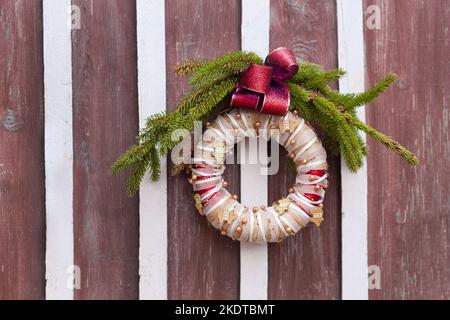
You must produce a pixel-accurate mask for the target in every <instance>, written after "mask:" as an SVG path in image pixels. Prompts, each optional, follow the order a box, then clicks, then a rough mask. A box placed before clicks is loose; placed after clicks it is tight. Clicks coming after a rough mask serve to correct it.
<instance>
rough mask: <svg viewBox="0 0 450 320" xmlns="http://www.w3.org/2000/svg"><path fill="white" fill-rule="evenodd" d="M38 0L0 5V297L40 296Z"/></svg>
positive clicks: (41, 158)
mask: <svg viewBox="0 0 450 320" xmlns="http://www.w3.org/2000/svg"><path fill="white" fill-rule="evenodd" d="M42 60H43V56H42V7H41V2H40V1H26V0H21V1H13V0H5V1H2V2H1V3H0V299H42V298H44V296H45V194H44V189H45V185H44V104H43V102H44V100H43V99H44V97H43V93H44V90H43V61H42Z"/></svg>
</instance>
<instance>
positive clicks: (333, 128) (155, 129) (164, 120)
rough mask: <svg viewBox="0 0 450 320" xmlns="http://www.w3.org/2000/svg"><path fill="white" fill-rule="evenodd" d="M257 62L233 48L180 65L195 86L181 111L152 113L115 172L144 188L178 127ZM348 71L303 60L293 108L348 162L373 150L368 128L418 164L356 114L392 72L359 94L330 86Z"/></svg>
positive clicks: (354, 164) (200, 115) (200, 114)
mask: <svg viewBox="0 0 450 320" xmlns="http://www.w3.org/2000/svg"><path fill="white" fill-rule="evenodd" d="M251 63H258V64H260V63H263V60H262V58H260V57H259V56H258V55H256V54H255V53H253V52H241V51H236V52H231V53H228V54H225V55H223V56H221V57H219V58H217V59H214V60H211V61H196V60H187V61H185V62H184V63H182V64H180V65H178V66H176V68H175V72H176V73H177V74H178V75H180V76H181V75H189V76H190V81H189V84H190V91H189V92H188V93H187V94H186V95H185V96H184V97H183V98H182V99H181V101H180V102H179V104H178V106H177V108H176V110H175V111H173V112H170V113H166V112H160V113H158V114H155V115H152V116H150V117H149V118H148V119H147V121H146V125H145V127H144V128H143V129H142V130H141V131H140V133H139V136H138V137H137V143H136V145H134V146H131V147H130V148H129V149H128V150H126V151H125V152H124V153H123V154H122V155H121V156H120V157H119V158H118V159H117V160H116V162H115V163H114V164H113V166H112V170H113V172H114V173H119V172H121V171H123V170H124V169H126V168H131V174H130V176H129V179H128V194H129V195H130V196H132V195H133V194H134V193H135V192H136V191H137V190H138V189H139V185H140V183H141V181H142V179H143V178H144V176H145V173H146V172H149V175H150V178H151V180H152V181H157V180H158V179H159V176H160V174H161V170H160V157H161V156H165V155H166V154H167V153H168V152H169V151H170V150H171V149H173V148H174V147H175V146H176V145H177V144H178V143H179V142H180V141H181V139H182V138H179V139H173V138H172V137H173V134H174V132H176V131H177V130H180V129H184V130H187V131H191V130H192V129H193V127H194V123H195V121H203V120H205V119H207V118H208V117H209V116H211V115H212V114H213V113H214V111H215V110H216V109H217V106H218V105H219V104H220V103H221V102H222V101H223V100H224V99H225V98H227V97H228V96H229V95H230V94H231V93H232V92H233V90H234V88H235V86H236V84H237V82H238V81H239V74H240V73H241V72H242V71H243V70H245V69H246V68H247V67H248V66H249V65H250V64H251ZM344 75H345V71H344V70H341V69H332V70H328V71H325V70H324V69H323V68H322V67H321V66H319V65H317V64H313V63H309V62H306V61H301V62H299V71H298V73H297V74H296V75H294V76H293V77H292V78H291V79H290V80H288V81H286V83H287V85H288V86H289V90H290V93H291V99H290V110H291V111H298V112H299V114H300V115H301V116H302V117H303V118H304V119H305V120H306V121H313V122H315V123H317V125H318V126H319V127H320V128H321V130H322V131H323V132H324V133H325V137H326V140H329V141H330V143H331V144H332V145H335V146H337V149H338V150H339V152H340V153H341V154H342V156H343V158H344V160H345V162H346V164H347V166H348V167H349V168H350V169H351V170H352V171H356V170H358V168H360V167H361V166H362V164H363V157H365V156H367V152H368V151H367V146H366V144H365V143H364V141H363V140H362V138H361V137H360V135H359V134H358V132H359V131H363V132H365V133H366V134H368V135H370V136H372V137H374V138H375V139H376V140H378V141H380V142H381V143H383V144H384V145H385V146H386V147H387V148H389V149H390V150H392V151H394V152H395V153H397V154H399V155H401V156H402V157H403V158H404V159H405V160H406V161H407V162H408V163H409V164H411V165H417V164H418V159H417V157H416V156H415V155H414V154H413V153H412V152H411V151H409V150H407V149H406V148H404V147H403V146H401V145H400V144H399V143H398V142H396V141H394V140H393V139H392V138H390V137H388V136H386V135H384V134H382V133H380V132H378V131H376V130H375V129H374V128H372V127H370V126H368V125H367V124H365V123H363V122H361V121H360V120H359V119H358V118H357V117H356V111H355V110H356V107H358V106H362V105H365V104H368V103H370V102H371V101H373V100H375V99H376V98H377V97H378V96H379V95H380V94H381V93H383V92H384V91H385V90H386V89H387V88H388V87H389V86H390V85H391V84H392V83H393V82H394V80H395V78H396V76H395V74H388V75H387V76H386V77H385V78H384V79H382V80H381V81H380V82H378V83H377V84H376V85H375V86H374V87H372V88H370V89H368V90H367V91H365V92H362V93H357V94H341V93H339V92H338V91H336V90H334V89H332V88H331V87H330V83H333V82H335V81H337V80H338V79H340V78H341V77H343V76H344Z"/></svg>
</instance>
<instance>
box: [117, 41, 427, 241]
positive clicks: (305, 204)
mask: <svg viewBox="0 0 450 320" xmlns="http://www.w3.org/2000/svg"><path fill="white" fill-rule="evenodd" d="M175 72H176V73H177V74H178V75H190V81H189V84H190V91H189V92H188V94H187V95H185V96H184V97H183V98H182V99H181V101H180V102H179V104H178V107H177V108H176V110H175V111H174V112H170V113H165V112H162V113H159V114H155V115H153V116H151V117H149V118H148V119H147V122H146V126H145V127H144V128H143V129H142V130H141V132H140V134H139V136H138V138H137V144H136V145H134V146H131V147H130V148H129V149H128V150H127V151H126V152H125V153H124V154H123V155H121V156H120V157H119V159H117V161H116V162H115V163H114V165H113V171H114V172H116V173H118V172H120V171H122V170H123V169H125V168H131V174H130V177H129V182H128V193H129V194H130V195H133V194H134V192H135V191H136V190H137V189H138V188H139V185H140V182H141V181H142V179H143V177H144V175H145V173H146V172H147V171H149V172H150V176H151V178H152V180H153V181H157V180H158V179H159V175H160V157H161V156H164V155H166V154H167V153H168V152H169V151H170V150H172V149H173V148H174V147H176V146H177V145H178V144H179V143H180V142H181V141H182V140H183V136H180V135H177V134H176V132H179V131H178V130H180V129H182V130H185V131H186V130H187V131H188V132H190V131H192V130H193V128H194V124H195V122H196V121H202V122H203V123H207V124H208V126H207V129H206V130H205V132H204V134H203V139H202V141H200V143H199V144H197V145H196V146H195V148H194V152H193V153H194V157H193V161H192V163H183V164H181V165H180V164H177V165H176V167H175V169H176V170H175V171H176V172H180V171H182V170H181V169H184V168H186V169H187V170H188V171H190V174H191V176H190V177H189V182H190V183H192V184H193V188H194V199H195V203H196V208H197V210H198V211H199V212H200V213H201V214H204V215H205V216H206V217H207V219H208V221H209V222H210V223H211V225H212V226H214V227H215V228H216V229H219V230H220V231H221V233H222V235H228V236H229V237H231V238H233V239H237V240H240V241H250V242H252V241H255V242H278V241H281V240H282V239H284V238H286V237H288V236H290V235H294V234H295V233H296V232H298V231H299V230H300V229H301V228H302V227H304V226H305V225H306V224H307V223H309V222H314V223H315V224H316V225H319V224H320V223H321V222H322V220H323V211H322V210H323V206H322V201H323V197H324V193H325V189H326V187H327V171H326V170H327V163H326V153H325V150H324V148H323V147H322V144H321V142H320V140H319V138H318V137H317V135H316V133H315V131H314V130H313V129H312V128H311V127H310V125H309V122H314V123H316V124H317V126H318V127H319V128H320V129H321V130H322V131H323V132H324V133H325V136H326V139H327V142H328V143H329V144H330V145H331V146H332V147H333V148H334V150H336V151H337V152H339V153H340V154H341V155H342V157H343V158H344V160H345V163H346V164H347V166H348V168H349V169H350V170H352V171H357V170H358V169H359V168H360V167H361V166H362V164H363V157H364V156H367V146H366V144H365V143H364V141H363V140H362V139H361V137H360V136H359V133H358V132H359V131H363V132H365V133H366V134H368V135H370V136H372V137H373V138H375V139H376V140H378V141H380V142H381V143H383V144H384V145H385V146H386V147H388V148H389V149H390V150H392V151H394V152H395V153H397V154H399V155H401V156H402V157H403V158H404V159H405V160H406V161H407V162H408V163H409V164H411V165H416V164H418V160H417V158H416V156H415V155H414V154H413V153H412V152H411V151H409V150H407V149H406V148H404V147H403V146H401V145H400V144H399V143H397V142H396V141H394V140H393V139H392V138H390V137H389V136H386V135H384V134H382V133H380V132H378V131H377V130H375V129H374V128H372V127H370V126H369V125H367V124H365V123H364V122H362V121H360V120H359V119H358V118H357V116H356V109H357V108H358V107H359V106H362V105H365V104H368V103H370V102H371V101H373V100H374V99H375V98H377V97H378V96H379V95H380V94H381V93H382V92H384V91H385V90H386V89H387V88H388V87H389V86H390V85H391V84H392V83H393V82H394V80H395V78H396V76H395V74H388V75H387V76H386V77H385V78H384V79H382V80H381V81H380V82H378V83H377V84H376V85H375V86H374V87H372V88H370V89H368V90H367V91H365V92H363V93H357V94H341V93H339V92H338V91H337V90H334V89H332V88H331V87H330V85H329V84H330V83H332V82H334V81H336V80H338V79H339V78H341V77H343V76H344V75H345V72H344V71H343V70H341V69H333V70H328V71H325V70H324V69H323V68H322V67H320V66H319V65H316V64H313V63H309V62H305V61H299V62H297V61H296V59H295V57H294V54H293V53H292V51H291V50H289V49H287V48H278V49H275V50H273V51H272V52H271V53H270V54H269V55H268V56H267V58H266V59H265V61H264V62H263V60H262V59H261V58H260V57H259V56H258V55H256V54H255V53H252V52H241V51H236V52H232V53H229V54H226V55H224V56H222V57H219V58H217V59H214V60H211V61H194V60H188V61H186V62H184V63H183V64H181V65H178V66H177V67H176V70H175ZM229 97H231V99H230V105H231V107H233V109H231V111H229V112H226V113H222V114H220V115H219V116H218V117H216V119H215V120H214V121H213V123H212V124H210V123H209V122H207V121H208V119H209V118H210V117H211V116H212V115H213V114H214V113H215V111H217V107H218V106H219V104H220V103H221V102H222V101H223V100H225V99H227V98H229ZM252 135H257V136H259V137H262V138H265V139H276V141H278V142H279V143H280V144H281V145H282V146H284V147H285V148H286V150H287V151H288V153H289V156H290V158H291V159H292V160H293V162H294V163H295V166H296V170H297V177H296V182H295V185H294V186H292V187H290V188H289V195H288V196H287V197H285V198H283V199H280V200H279V201H277V202H275V203H274V204H273V205H272V206H271V207H266V206H260V207H253V208H248V207H246V206H244V205H242V204H240V203H239V202H238V197H237V196H236V195H231V194H230V193H229V192H228V191H227V190H226V182H224V180H223V178H222V173H223V171H224V169H225V164H224V159H225V154H226V153H227V152H229V151H230V150H231V148H233V146H234V144H235V143H237V142H239V141H241V140H242V139H243V138H245V137H250V136H252Z"/></svg>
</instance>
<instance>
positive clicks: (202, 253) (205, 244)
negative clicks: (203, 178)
mask: <svg viewBox="0 0 450 320" xmlns="http://www.w3.org/2000/svg"><path fill="white" fill-rule="evenodd" d="M166 39H167V40H166V43H167V47H166V50H167V51H166V52H167V95H168V110H173V109H174V107H175V105H176V103H177V101H178V100H179V98H180V97H181V95H182V94H183V93H184V92H186V89H187V86H186V79H181V78H178V77H176V75H175V74H174V72H173V67H174V65H176V64H177V63H180V62H182V61H183V60H185V59H187V58H191V59H192V58H201V59H209V58H214V57H217V56H218V55H221V54H223V53H225V52H229V51H233V50H239V49H240V1H238V0H228V1H225V0H220V1H217V0H189V1H187V0H171V1H167V3H166ZM169 166H171V164H170V161H169ZM226 179H227V180H228V181H229V190H230V191H231V192H233V191H234V192H236V193H238V191H239V167H238V166H237V165H228V166H227V170H226ZM168 230H169V266H168V272H169V274H168V276H169V279H168V291H169V292H168V294H169V299H237V298H239V244H238V243H236V242H232V241H231V240H229V239H228V238H224V237H222V236H220V234H219V233H218V232H217V231H216V230H215V229H214V228H212V227H209V226H208V224H207V221H206V219H205V217H203V216H200V215H199V214H198V213H197V212H196V210H195V207H194V200H193V196H192V186H191V185H189V183H188V182H187V181H186V176H185V175H181V176H178V177H171V176H169V177H168Z"/></svg>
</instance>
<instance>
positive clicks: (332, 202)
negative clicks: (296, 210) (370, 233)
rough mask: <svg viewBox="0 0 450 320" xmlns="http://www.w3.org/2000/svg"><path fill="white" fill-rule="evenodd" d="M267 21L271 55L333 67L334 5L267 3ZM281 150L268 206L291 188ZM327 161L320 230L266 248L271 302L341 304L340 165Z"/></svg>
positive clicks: (324, 0)
mask: <svg viewBox="0 0 450 320" xmlns="http://www.w3.org/2000/svg"><path fill="white" fill-rule="evenodd" d="M270 20H271V21H270V24H271V26H270V48H271V49H275V48H277V47H280V46H285V47H288V48H291V49H292V50H293V51H294V53H295V55H296V57H297V59H302V60H306V61H310V62H313V63H317V64H320V65H323V66H324V68H325V69H331V68H336V67H337V29H336V2H335V0H320V1H317V0H308V1H283V0H272V1H271V18H270ZM300 116H301V115H300ZM325 146H326V145H325ZM326 147H327V146H326ZM281 149H282V150H280V169H279V172H278V174H277V175H274V176H270V177H269V203H272V201H275V200H278V199H280V198H281V197H282V196H283V195H286V194H287V193H288V189H289V187H291V186H293V185H294V184H295V171H293V170H292V169H291V167H290V166H289V163H288V159H287V153H286V151H285V150H284V149H283V148H281ZM327 161H328V164H329V168H328V173H329V176H330V177H329V187H328V188H327V190H326V195H325V202H324V211H325V221H324V222H323V223H322V225H321V226H320V228H316V227H315V226H314V225H313V224H311V225H309V226H308V227H307V228H305V229H303V230H302V231H300V232H299V233H298V234H297V235H296V236H295V237H293V238H290V239H286V240H285V241H283V242H282V243H280V244H274V245H270V246H269V298H270V299H339V298H340V289H341V283H340V276H341V265H340V262H341V250H340V239H341V232H340V226H341V223H340V212H341V203H340V200H341V199H340V161H339V157H336V156H334V155H333V153H332V151H331V150H330V148H328V147H327Z"/></svg>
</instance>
